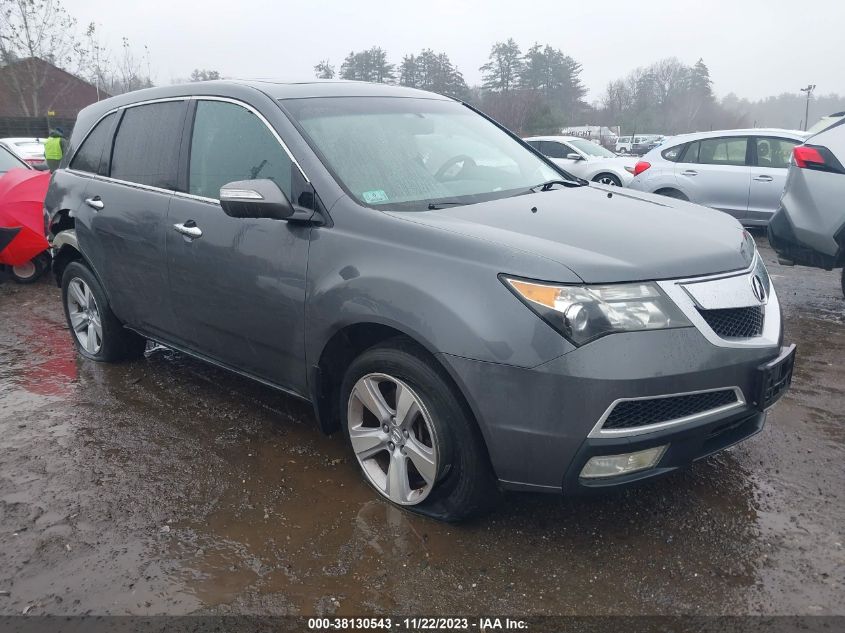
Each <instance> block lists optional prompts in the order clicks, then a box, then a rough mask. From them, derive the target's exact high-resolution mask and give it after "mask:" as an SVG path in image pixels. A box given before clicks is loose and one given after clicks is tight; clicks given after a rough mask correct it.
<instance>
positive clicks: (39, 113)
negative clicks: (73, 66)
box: [0, 57, 109, 138]
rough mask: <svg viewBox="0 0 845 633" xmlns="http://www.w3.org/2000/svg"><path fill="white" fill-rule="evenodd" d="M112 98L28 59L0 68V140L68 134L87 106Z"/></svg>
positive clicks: (40, 61) (44, 62)
mask: <svg viewBox="0 0 845 633" xmlns="http://www.w3.org/2000/svg"><path fill="white" fill-rule="evenodd" d="M108 96H109V95H107V94H105V93H104V92H103V91H102V90H100V91H98V90H97V88H96V86H94V85H93V84H90V83H88V82H87V81H85V80H84V79H81V78H79V77H77V76H75V75H72V74H71V73H68V72H66V71H64V70H62V69H61V68H58V67H56V66H54V65H53V64H51V63H49V62H46V61H44V60H43V59H38V58H37V57H29V58H26V59H21V60H18V61H15V62H12V63H10V64H8V65H6V66H2V67H0V138H2V137H8V136H38V137H43V136H46V135H47V132H48V129H49V128H50V127H53V126H56V125H61V126H62V127H64V128H65V131H66V132H69V131H70V128H71V127H73V122H74V121H75V120H76V115H77V114H79V111H80V110H81V109H82V108H84V107H85V106H87V105H90V104H92V103H94V102H95V101H98V100H100V99H104V98H106V97H108Z"/></svg>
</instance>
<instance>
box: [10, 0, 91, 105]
mask: <svg viewBox="0 0 845 633" xmlns="http://www.w3.org/2000/svg"><path fill="white" fill-rule="evenodd" d="M86 53H87V51H86V50H85V47H84V45H83V40H82V39H81V38H79V37H78V34H77V28H76V20H75V19H74V18H73V17H72V16H71V15H70V14H69V13H68V12H67V11H66V10H65V8H64V6H62V4H61V3H60V2H59V1H58V0H0V65H3V66H7V68H6V69H5V72H4V73H3V74H2V76H3V80H2V88H3V89H4V90H8V91H9V93H10V94H13V95H15V98H16V99H17V101H18V103H19V104H20V106H21V109H22V111H23V112H24V113H25V114H26V116H42V115H45V114H46V113H47V110H49V109H50V107H51V106H52V105H53V104H54V103H56V102H57V101H58V100H59V99H60V98H61V96H62V94H63V93H64V91H65V90H67V88H69V87H70V85H71V82H70V81H68V82H67V83H66V84H65V85H64V86H59V87H57V88H56V89H54V90H52V91H51V94H50V100H49V101H48V102H46V103H42V102H41V101H42V89H43V88H44V86H45V84H46V82H47V79H48V76H49V67H48V66H47V65H45V64H42V63H38V62H37V61H36V60H43V61H46V62H49V63H50V64H53V65H54V66H58V67H59V68H62V69H64V70H66V71H68V72H70V73H72V74H79V73H80V71H82V70H83V68H84V65H85V63H84V60H85V58H86Z"/></svg>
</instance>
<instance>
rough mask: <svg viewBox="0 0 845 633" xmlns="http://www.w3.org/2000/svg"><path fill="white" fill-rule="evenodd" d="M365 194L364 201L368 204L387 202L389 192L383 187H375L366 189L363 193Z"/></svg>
mask: <svg viewBox="0 0 845 633" xmlns="http://www.w3.org/2000/svg"><path fill="white" fill-rule="evenodd" d="M361 195H362V196H364V202H366V203H367V204H378V203H379V202H387V194H386V193H384V191H383V190H381V189H374V190H372V191H365V192H364V193H362V194H361Z"/></svg>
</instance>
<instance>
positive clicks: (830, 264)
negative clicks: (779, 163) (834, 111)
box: [769, 117, 845, 294]
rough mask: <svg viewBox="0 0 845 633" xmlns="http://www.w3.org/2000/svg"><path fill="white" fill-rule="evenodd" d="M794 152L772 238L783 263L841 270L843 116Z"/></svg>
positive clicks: (844, 250) (844, 260)
mask: <svg viewBox="0 0 845 633" xmlns="http://www.w3.org/2000/svg"><path fill="white" fill-rule="evenodd" d="M793 152H794V158H793V161H792V165H791V166H790V168H789V176H788V177H787V179H786V188H785V189H784V192H783V198H782V199H781V203H780V208H779V209H778V212H777V213H776V214H775V216H774V217H773V218H772V221H771V223H770V224H769V242H771V244H772V248H774V249H775V250H776V251H777V253H778V255H780V257H781V261H782V262H784V263H787V264H802V265H805V266H815V267H817V268H824V269H826V270H832V269H834V268H839V267H840V266H843V265H845V203H843V200H845V167H843V164H845V118H841V117H840V118H839V119H838V121H837V122H836V123H834V124H833V125H831V126H830V127H828V128H827V129H826V130H823V131H822V132H819V133H818V134H815V135H814V136H811V137H810V138H808V139H807V142H806V143H805V144H804V145H799V146H798V147H796V148H795V149H794V150H793ZM842 293H843V294H845V269H843V273H842Z"/></svg>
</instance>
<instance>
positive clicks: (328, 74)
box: [314, 59, 335, 79]
mask: <svg viewBox="0 0 845 633" xmlns="http://www.w3.org/2000/svg"><path fill="white" fill-rule="evenodd" d="M314 74H315V75H316V76H317V79H334V76H335V69H334V66H332V64H331V62H330V61H329V60H328V59H322V60H320V63H318V64H317V65H316V66H314Z"/></svg>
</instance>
